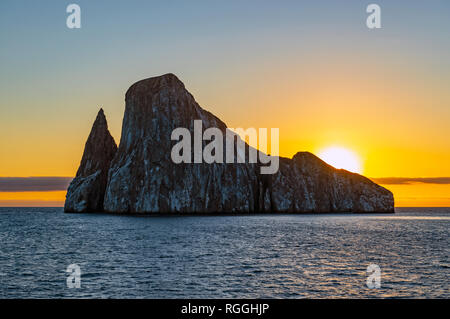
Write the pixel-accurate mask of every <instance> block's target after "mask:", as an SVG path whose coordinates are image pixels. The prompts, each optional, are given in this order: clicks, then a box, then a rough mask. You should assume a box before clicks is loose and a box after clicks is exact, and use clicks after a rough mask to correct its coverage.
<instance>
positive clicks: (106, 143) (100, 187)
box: [64, 109, 117, 212]
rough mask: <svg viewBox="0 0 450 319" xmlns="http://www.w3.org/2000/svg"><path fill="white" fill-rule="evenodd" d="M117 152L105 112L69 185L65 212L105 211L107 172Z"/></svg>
mask: <svg viewBox="0 0 450 319" xmlns="http://www.w3.org/2000/svg"><path fill="white" fill-rule="evenodd" d="M116 151H117V145H116V142H115V141H114V138H113V137H112V136H111V134H110V133H109V130H108V123H107V121H106V117H105V114H104V112H103V109H100V111H99V112H98V114H97V117H96V119H95V122H94V125H93V126H92V129H91V133H90V134H89V137H88V139H87V141H86V145H85V148H84V152H83V157H82V159H81V163H80V167H79V168H78V171H77V175H76V177H75V178H74V179H73V181H72V182H71V183H70V185H69V189H68V190H67V195H66V203H65V205H64V210H65V211H66V212H87V211H102V210H103V197H104V194H105V188H106V182H107V179H108V170H109V166H110V164H111V161H112V159H113V158H114V155H115V154H116Z"/></svg>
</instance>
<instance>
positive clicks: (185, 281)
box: [0, 208, 450, 298]
mask: <svg viewBox="0 0 450 319" xmlns="http://www.w3.org/2000/svg"><path fill="white" fill-rule="evenodd" d="M449 227H450V209H401V210H400V209H399V210H398V213H397V214H395V215H376V216H374V215H320V216H317V215H316V216H314V215H257V216H205V217H192V216H188V217H133V216H113V215H103V214H89V215H72V214H64V213H63V212H62V209H60V208H33V209H29V208H26V209H25V208H0V245H1V246H0V297H1V298H41V297H51V298H53V297H59V298H60V297H82V298H87V297H95V298H111V297H114V298H184V297H186V298H304V297H307V298H327V297H333V298H340V297H357V298H360V297H419V298H424V297H440V298H449V297H450V285H449V273H450V264H449V256H448V255H449ZM74 263H75V264H78V265H79V266H80V267H81V272H82V274H81V288H79V289H76V288H74V289H69V288H67V284H66V279H67V276H68V273H66V269H67V266H68V265H69V264H74ZM369 264H377V265H379V266H380V267H381V288H380V289H368V288H367V287H366V278H367V273H366V269H367V266H368V265H369Z"/></svg>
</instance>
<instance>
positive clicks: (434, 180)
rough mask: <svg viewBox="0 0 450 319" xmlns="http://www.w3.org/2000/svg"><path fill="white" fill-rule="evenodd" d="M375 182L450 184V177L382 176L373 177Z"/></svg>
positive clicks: (389, 183)
mask: <svg viewBox="0 0 450 319" xmlns="http://www.w3.org/2000/svg"><path fill="white" fill-rule="evenodd" d="M371 180H373V181H374V182H375V183H378V184H384V185H410V184H414V183H424V184H442V185H444V184H450V177H380V178H371Z"/></svg>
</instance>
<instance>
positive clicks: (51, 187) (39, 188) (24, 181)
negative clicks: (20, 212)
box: [0, 176, 72, 192]
mask: <svg viewBox="0 0 450 319" xmlns="http://www.w3.org/2000/svg"><path fill="white" fill-rule="evenodd" d="M71 180H72V177H51V176H46V177H0V192H51V191H65V190H67V187H68V186H69V184H70V181H71Z"/></svg>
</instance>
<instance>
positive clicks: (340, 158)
mask: <svg viewBox="0 0 450 319" xmlns="http://www.w3.org/2000/svg"><path fill="white" fill-rule="evenodd" d="M318 156H319V157H320V158H321V159H322V160H324V161H325V162H327V163H328V164H330V165H331V166H334V167H336V168H343V169H345V170H347V171H350V172H353V173H358V174H361V171H362V170H361V161H360V159H359V157H358V155H357V154H356V153H354V152H352V151H350V150H348V149H346V148H343V147H339V146H331V147H327V148H324V149H322V150H321V151H319V153H318Z"/></svg>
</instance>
